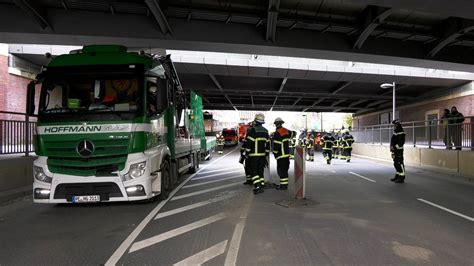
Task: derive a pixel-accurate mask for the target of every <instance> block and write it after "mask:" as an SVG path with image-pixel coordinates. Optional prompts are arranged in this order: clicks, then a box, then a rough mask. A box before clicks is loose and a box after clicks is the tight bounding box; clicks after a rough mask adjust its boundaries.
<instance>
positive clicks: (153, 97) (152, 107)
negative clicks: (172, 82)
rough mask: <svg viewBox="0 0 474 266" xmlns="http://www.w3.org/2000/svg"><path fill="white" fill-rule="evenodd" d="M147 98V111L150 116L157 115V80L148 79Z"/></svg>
mask: <svg viewBox="0 0 474 266" xmlns="http://www.w3.org/2000/svg"><path fill="white" fill-rule="evenodd" d="M146 92H147V93H146V95H147V96H146V98H147V111H148V114H149V115H156V114H157V113H158V112H159V111H160V110H158V106H157V104H158V85H157V84H156V78H147V80H146Z"/></svg>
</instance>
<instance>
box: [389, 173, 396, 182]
mask: <svg viewBox="0 0 474 266" xmlns="http://www.w3.org/2000/svg"><path fill="white" fill-rule="evenodd" d="M397 179H398V174H397V175H395V177H393V178H392V179H390V181H392V182H395V180H397Z"/></svg>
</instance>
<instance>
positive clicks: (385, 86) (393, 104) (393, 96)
mask: <svg viewBox="0 0 474 266" xmlns="http://www.w3.org/2000/svg"><path fill="white" fill-rule="evenodd" d="M380 88H382V89H390V88H393V90H392V108H393V109H392V121H393V120H395V81H394V82H392V83H384V84H381V85H380Z"/></svg>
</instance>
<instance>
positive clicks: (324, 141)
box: [321, 133, 336, 164]
mask: <svg viewBox="0 0 474 266" xmlns="http://www.w3.org/2000/svg"><path fill="white" fill-rule="evenodd" d="M335 141H336V139H335V138H334V137H333V135H332V134H331V133H327V134H325V135H324V136H323V137H322V138H321V147H322V148H323V156H324V159H326V163H327V164H331V160H332V149H333V145H334V142H335Z"/></svg>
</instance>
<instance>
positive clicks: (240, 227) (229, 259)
mask: <svg viewBox="0 0 474 266" xmlns="http://www.w3.org/2000/svg"><path fill="white" fill-rule="evenodd" d="M250 199H251V198H250V197H248V198H247V203H246V204H245V206H244V208H243V210H242V213H241V215H240V221H239V222H238V223H237V225H236V226H235V229H234V233H233V234H232V240H231V241H230V245H229V250H228V251H227V256H226V258H225V262H224V265H226V266H227V265H237V256H238V255H239V249H240V242H241V241H242V235H243V234H244V227H245V222H246V220H247V216H248V212H249V209H250Z"/></svg>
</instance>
